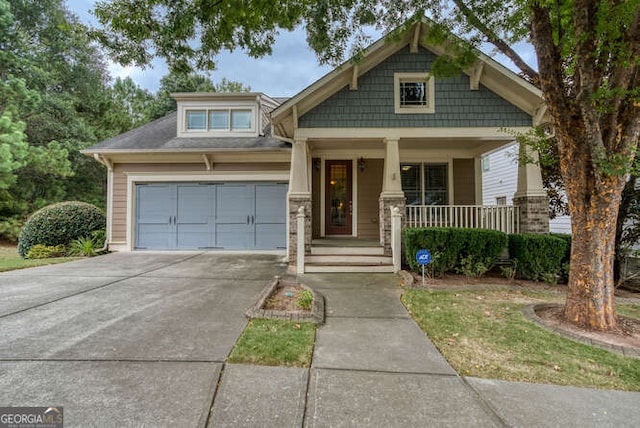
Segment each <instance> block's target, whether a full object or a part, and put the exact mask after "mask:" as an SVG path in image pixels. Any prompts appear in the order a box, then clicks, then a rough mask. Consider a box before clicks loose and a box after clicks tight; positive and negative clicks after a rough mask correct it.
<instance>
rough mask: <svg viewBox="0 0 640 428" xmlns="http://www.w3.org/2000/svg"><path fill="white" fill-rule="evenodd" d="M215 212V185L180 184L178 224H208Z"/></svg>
mask: <svg viewBox="0 0 640 428" xmlns="http://www.w3.org/2000/svg"><path fill="white" fill-rule="evenodd" d="M214 212H215V187H214V186H207V185H197V184H196V185H179V186H178V216H177V217H178V218H177V221H178V224H187V223H188V224H207V223H209V220H210V218H211V217H212V216H213V215H214Z"/></svg>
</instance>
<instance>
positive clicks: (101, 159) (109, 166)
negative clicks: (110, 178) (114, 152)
mask: <svg viewBox="0 0 640 428" xmlns="http://www.w3.org/2000/svg"><path fill="white" fill-rule="evenodd" d="M93 158H94V159H95V160H97V161H98V162H100V163H101V164H103V165H104V166H106V167H107V169H108V170H109V171H113V162H111V159H109V158H108V157H106V156H102V155H101V154H99V153H94V154H93Z"/></svg>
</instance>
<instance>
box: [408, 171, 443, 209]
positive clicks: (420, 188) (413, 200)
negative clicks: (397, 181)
mask: <svg viewBox="0 0 640 428" xmlns="http://www.w3.org/2000/svg"><path fill="white" fill-rule="evenodd" d="M400 178H401V181H402V191H403V192H404V196H405V198H406V199H407V205H447V204H448V201H449V186H448V165H447V164H446V163H403V164H400Z"/></svg>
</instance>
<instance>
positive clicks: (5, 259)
mask: <svg viewBox="0 0 640 428" xmlns="http://www.w3.org/2000/svg"><path fill="white" fill-rule="evenodd" d="M77 259H78V258H77V257H56V258H51V259H34V260H28V259H23V258H22V257H20V256H19V255H18V251H17V250H16V247H15V246H10V245H1V246H0V272H6V271H9V270H16V269H24V268H29V267H35V266H44V265H51V264H56V263H64V262H68V261H71V260H77Z"/></svg>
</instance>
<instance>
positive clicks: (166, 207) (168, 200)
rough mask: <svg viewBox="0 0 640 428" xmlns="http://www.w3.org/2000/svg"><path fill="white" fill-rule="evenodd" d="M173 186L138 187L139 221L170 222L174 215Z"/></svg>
mask: <svg viewBox="0 0 640 428" xmlns="http://www.w3.org/2000/svg"><path fill="white" fill-rule="evenodd" d="M171 189H172V186H159V185H144V186H139V187H138V193H137V195H138V221H139V222H141V223H155V224H158V223H167V224H168V223H169V221H170V219H169V217H171V216H172V215H173V208H172V205H173V203H175V197H172V195H171V194H170V193H171Z"/></svg>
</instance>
